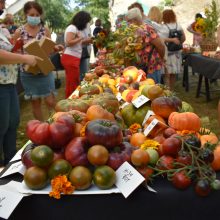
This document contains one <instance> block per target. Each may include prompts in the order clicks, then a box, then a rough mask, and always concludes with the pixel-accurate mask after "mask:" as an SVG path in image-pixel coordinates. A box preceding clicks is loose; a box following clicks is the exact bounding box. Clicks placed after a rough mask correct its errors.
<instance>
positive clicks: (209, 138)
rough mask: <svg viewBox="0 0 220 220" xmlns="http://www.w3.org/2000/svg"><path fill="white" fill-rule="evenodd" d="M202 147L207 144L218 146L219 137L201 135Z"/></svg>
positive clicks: (212, 134)
mask: <svg viewBox="0 0 220 220" xmlns="http://www.w3.org/2000/svg"><path fill="white" fill-rule="evenodd" d="M200 141H201V146H202V147H203V146H204V145H205V143H207V142H209V143H210V144H217V143H218V137H217V136H216V135H215V134H214V133H210V134H206V135H201V136H200Z"/></svg>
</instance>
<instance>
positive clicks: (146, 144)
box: [140, 139, 160, 150]
mask: <svg viewBox="0 0 220 220" xmlns="http://www.w3.org/2000/svg"><path fill="white" fill-rule="evenodd" d="M159 146H160V143H159V142H157V141H154V140H152V139H148V140H146V141H145V142H144V143H143V144H142V145H141V147H140V148H141V149H142V150H147V148H153V149H155V150H157V149H158V147H159Z"/></svg>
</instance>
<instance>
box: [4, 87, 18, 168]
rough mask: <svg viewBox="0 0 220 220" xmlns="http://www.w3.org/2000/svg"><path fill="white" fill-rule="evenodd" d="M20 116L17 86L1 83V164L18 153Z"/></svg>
mask: <svg viewBox="0 0 220 220" xmlns="http://www.w3.org/2000/svg"><path fill="white" fill-rule="evenodd" d="M19 116H20V111H19V101H18V95H17V90H16V86H15V85H13V84H7V85H0V165H6V164H7V163H8V162H9V161H10V160H11V159H12V157H13V156H14V155H15V153H16V131H17V127H18V125H19Z"/></svg>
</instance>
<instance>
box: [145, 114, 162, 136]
mask: <svg viewBox="0 0 220 220" xmlns="http://www.w3.org/2000/svg"><path fill="white" fill-rule="evenodd" d="M158 122H159V121H158V120H157V119H156V118H155V119H154V120H153V121H152V122H151V123H150V124H149V125H148V126H147V127H146V129H145V130H144V135H145V136H148V134H150V132H151V131H152V130H153V128H154V127H155V126H156V125H157V123H158Z"/></svg>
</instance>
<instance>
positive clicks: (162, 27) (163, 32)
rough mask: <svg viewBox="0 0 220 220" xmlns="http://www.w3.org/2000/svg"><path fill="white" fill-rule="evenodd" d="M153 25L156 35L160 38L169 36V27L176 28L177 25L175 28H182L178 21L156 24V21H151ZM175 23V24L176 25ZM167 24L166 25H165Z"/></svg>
mask: <svg viewBox="0 0 220 220" xmlns="http://www.w3.org/2000/svg"><path fill="white" fill-rule="evenodd" d="M152 23H153V27H154V28H155V29H156V31H157V33H158V35H159V36H160V37H161V38H168V37H169V29H168V27H169V28H170V29H176V27H177V30H181V31H183V28H182V26H181V25H180V24H178V23H170V24H158V23H156V22H153V21H152ZM176 24H177V26H176ZM167 26H168V27H167Z"/></svg>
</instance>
